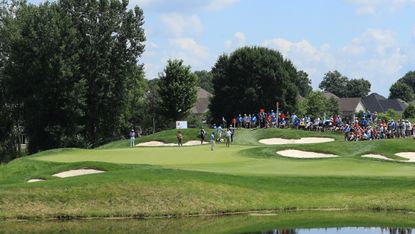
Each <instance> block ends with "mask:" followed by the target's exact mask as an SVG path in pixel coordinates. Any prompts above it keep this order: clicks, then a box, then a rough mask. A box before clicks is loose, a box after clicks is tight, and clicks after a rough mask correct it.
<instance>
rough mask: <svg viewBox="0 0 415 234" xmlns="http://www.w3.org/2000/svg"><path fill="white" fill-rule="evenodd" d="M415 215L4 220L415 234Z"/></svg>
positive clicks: (151, 229)
mask: <svg viewBox="0 0 415 234" xmlns="http://www.w3.org/2000/svg"><path fill="white" fill-rule="evenodd" d="M414 228H415V214H413V213H381V212H350V211H349V212H332V211H330V212H327V211H326V212H322V211H311V212H286V213H268V214H251V215H235V216H220V217H218V216H216V217H215V216H214V217H192V218H170V219H148V220H133V219H95V220H72V221H0V233H173V234H175V233H192V234H197V233H220V234H224V233H239V234H248V233H249V234H251V233H252V234H256V233H258V234H317V233H323V234H334V233H335V234H343V233H355V234H360V233H362V234H363V233H370V234H375V233H379V234H380V233H381V234H412V233H414V234H415V230H414Z"/></svg>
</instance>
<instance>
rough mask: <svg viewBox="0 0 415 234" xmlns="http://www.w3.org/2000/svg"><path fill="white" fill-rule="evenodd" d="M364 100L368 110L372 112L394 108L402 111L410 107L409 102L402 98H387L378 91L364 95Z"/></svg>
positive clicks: (399, 111)
mask: <svg viewBox="0 0 415 234" xmlns="http://www.w3.org/2000/svg"><path fill="white" fill-rule="evenodd" d="M362 101H363V105H364V106H365V108H366V110H367V111H370V112H375V111H376V112H386V111H387V110H389V109H392V110H395V111H396V112H398V113H401V112H403V111H404V110H405V109H406V108H407V107H408V103H406V102H404V101H402V100H401V99H386V98H385V97H384V96H382V95H380V94H377V93H372V94H370V95H369V96H367V97H364V98H363V99H362Z"/></svg>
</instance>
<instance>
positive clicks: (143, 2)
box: [130, 0, 239, 12]
mask: <svg viewBox="0 0 415 234" xmlns="http://www.w3.org/2000/svg"><path fill="white" fill-rule="evenodd" d="M238 2H239V0H192V1H189V0H168V1H167V0H131V1H130V7H131V6H135V5H138V6H140V7H144V8H151V9H154V10H156V11H163V12H195V11H200V10H207V11H220V10H223V9H225V8H227V7H230V6H232V5H235V4H237V3H238Z"/></svg>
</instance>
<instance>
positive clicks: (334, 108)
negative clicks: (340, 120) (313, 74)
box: [325, 97, 340, 115]
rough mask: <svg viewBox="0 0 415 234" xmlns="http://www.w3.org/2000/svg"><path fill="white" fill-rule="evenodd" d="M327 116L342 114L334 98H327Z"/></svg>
mask: <svg viewBox="0 0 415 234" xmlns="http://www.w3.org/2000/svg"><path fill="white" fill-rule="evenodd" d="M325 106H326V114H328V115H338V114H339V113H340V107H339V102H338V101H337V100H336V99H335V98H334V97H330V98H328V99H327V98H326V105H325Z"/></svg>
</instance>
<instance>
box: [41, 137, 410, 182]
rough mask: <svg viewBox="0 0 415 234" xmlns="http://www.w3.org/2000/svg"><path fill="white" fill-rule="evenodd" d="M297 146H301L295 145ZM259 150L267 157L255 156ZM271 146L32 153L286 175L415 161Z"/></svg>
mask: <svg viewBox="0 0 415 234" xmlns="http://www.w3.org/2000/svg"><path fill="white" fill-rule="evenodd" d="M298 147H301V146H298ZM261 150H265V151H268V152H270V153H269V155H272V156H269V155H268V157H265V156H264V157H256V154H259V155H260V154H261ZM274 152H276V150H274V148H272V147H265V148H264V147H254V146H241V145H233V146H231V147H230V148H226V147H224V145H223V144H219V145H217V147H216V150H215V151H211V150H210V148H209V146H195V147H181V148H179V147H156V148H134V149H129V148H125V149H109V150H81V149H73V150H62V151H60V152H55V153H47V154H46V155H42V154H41V155H39V156H36V157H33V159H36V160H42V161H52V162H65V163H68V162H85V161H97V162H108V163H117V164H148V165H156V166H162V167H165V168H174V169H184V170H197V171H207V172H216V173H225V174H234V175H290V176H415V165H413V164H405V163H395V162H384V161H381V160H371V159H364V158H360V157H344V156H343V157H339V158H330V159H290V158H283V157H279V156H277V155H276V153H274Z"/></svg>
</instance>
